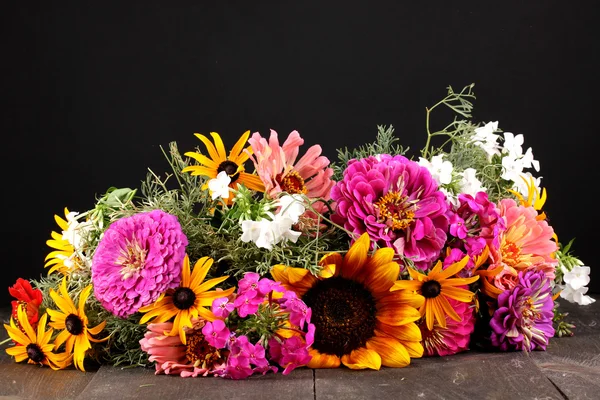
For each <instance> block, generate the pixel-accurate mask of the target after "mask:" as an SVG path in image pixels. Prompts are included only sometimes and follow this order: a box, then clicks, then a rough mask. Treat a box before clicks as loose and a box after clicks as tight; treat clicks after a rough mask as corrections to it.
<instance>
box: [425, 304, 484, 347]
mask: <svg viewBox="0 0 600 400" xmlns="http://www.w3.org/2000/svg"><path fill="white" fill-rule="evenodd" d="M448 302H449V303H450V305H451V306H452V308H453V309H454V311H456V313H457V314H458V316H459V317H460V321H458V322H457V321H455V320H453V319H452V318H450V317H449V316H446V327H445V328H442V327H441V326H439V325H438V324H437V323H436V324H434V325H433V329H432V330H429V329H427V324H425V322H424V320H423V321H422V322H421V323H420V324H419V328H420V329H421V335H422V337H423V339H422V343H423V350H424V355H425V356H450V355H452V354H456V353H460V352H462V351H466V350H469V343H470V340H471V333H473V330H474V329H475V308H474V307H473V305H472V304H469V303H463V302H460V301H456V300H454V299H448Z"/></svg>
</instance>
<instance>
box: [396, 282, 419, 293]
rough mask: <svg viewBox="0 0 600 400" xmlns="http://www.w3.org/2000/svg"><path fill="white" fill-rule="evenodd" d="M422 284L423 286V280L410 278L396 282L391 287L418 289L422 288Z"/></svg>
mask: <svg viewBox="0 0 600 400" xmlns="http://www.w3.org/2000/svg"><path fill="white" fill-rule="evenodd" d="M421 286H423V282H421V281H416V280H414V279H413V280H408V279H402V280H399V281H396V282H394V285H393V286H392V287H391V288H390V291H392V292H393V291H396V290H409V291H418V290H421Z"/></svg>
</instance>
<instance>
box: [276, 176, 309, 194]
mask: <svg viewBox="0 0 600 400" xmlns="http://www.w3.org/2000/svg"><path fill="white" fill-rule="evenodd" d="M277 181H278V183H279V186H281V189H282V190H283V191H284V192H287V193H289V194H306V193H308V189H307V188H306V185H305V183H304V179H302V177H301V176H300V174H299V173H297V172H296V171H291V172H289V173H288V174H287V175H285V176H284V177H283V179H282V178H280V177H278V178H277Z"/></svg>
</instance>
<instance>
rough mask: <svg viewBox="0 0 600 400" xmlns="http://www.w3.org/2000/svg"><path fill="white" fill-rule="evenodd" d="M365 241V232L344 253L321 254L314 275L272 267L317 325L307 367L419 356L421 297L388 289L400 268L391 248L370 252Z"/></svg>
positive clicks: (399, 361)
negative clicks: (299, 299)
mask: <svg viewBox="0 0 600 400" xmlns="http://www.w3.org/2000/svg"><path fill="white" fill-rule="evenodd" d="M369 245H370V240H369V236H368V234H367V233H364V234H363V235H362V236H361V237H360V238H359V239H358V240H357V241H355V242H354V244H353V245H352V246H351V247H350V249H349V250H348V252H347V253H346V255H345V256H343V257H342V256H341V255H340V254H339V253H329V254H327V255H325V256H324V257H323V258H322V259H321V261H320V265H321V267H322V269H321V272H320V274H319V276H318V277H315V276H314V275H312V274H311V273H310V272H309V271H308V270H306V269H303V268H291V267H286V266H283V265H276V266H274V267H273V269H272V271H271V274H272V275H273V277H274V278H275V280H276V281H279V282H281V283H282V284H283V286H284V287H285V288H286V289H288V290H293V291H295V292H296V294H297V295H298V296H299V297H301V298H302V300H303V301H304V302H305V303H306V305H307V306H309V307H310V308H311V310H312V318H311V322H312V323H313V324H314V325H315V327H316V330H315V337H314V343H313V345H312V346H311V349H310V350H309V352H310V355H311V356H312V359H311V361H310V362H309V363H308V367H309V368H337V367H339V366H340V364H344V365H345V366H347V367H348V368H351V369H364V368H371V369H379V368H380V367H381V366H382V365H384V366H386V367H405V366H407V365H408V364H410V358H411V357H413V358H417V357H421V356H422V355H423V346H422V345H421V343H420V341H421V332H420V330H419V328H418V327H417V325H416V324H415V321H417V320H418V319H419V318H420V317H421V315H420V314H419V311H418V310H417V308H418V307H420V306H421V304H423V296H421V295H418V294H415V293H413V292H411V291H407V290H403V291H400V292H395V293H392V292H390V288H391V287H392V286H393V285H394V281H395V280H396V279H398V275H399V273H400V267H399V265H398V263H397V262H395V261H392V259H393V257H394V250H393V249H392V248H380V249H378V250H377V251H375V253H374V254H372V255H369Z"/></svg>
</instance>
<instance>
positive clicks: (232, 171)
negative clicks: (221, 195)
mask: <svg viewBox="0 0 600 400" xmlns="http://www.w3.org/2000/svg"><path fill="white" fill-rule="evenodd" d="M238 168H239V165H237V164H236V163H234V162H233V161H229V160H227V161H223V162H222V163H221V164H219V167H218V168H217V174H218V173H219V172H222V171H225V172H226V173H227V175H229V178H231V183H233V182H235V181H237V180H238V178H239V177H240V173H239V172H238Z"/></svg>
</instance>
